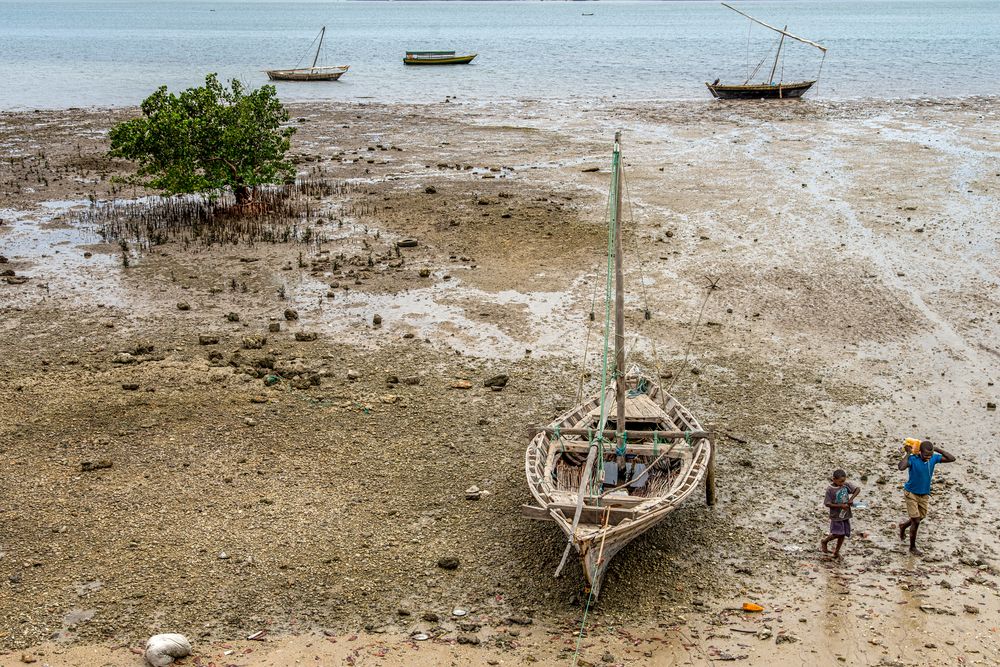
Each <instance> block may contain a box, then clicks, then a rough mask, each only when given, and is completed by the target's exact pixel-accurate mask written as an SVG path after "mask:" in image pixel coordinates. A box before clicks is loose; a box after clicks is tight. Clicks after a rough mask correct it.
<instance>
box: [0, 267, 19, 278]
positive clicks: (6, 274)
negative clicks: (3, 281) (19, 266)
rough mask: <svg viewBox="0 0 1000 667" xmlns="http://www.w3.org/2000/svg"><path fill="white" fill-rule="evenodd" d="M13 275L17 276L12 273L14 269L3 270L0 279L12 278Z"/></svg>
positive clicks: (0, 272)
mask: <svg viewBox="0 0 1000 667" xmlns="http://www.w3.org/2000/svg"><path fill="white" fill-rule="evenodd" d="M13 275H17V274H16V273H15V272H14V269H4V270H2V271H0V277H2V278H6V277H7V276H13Z"/></svg>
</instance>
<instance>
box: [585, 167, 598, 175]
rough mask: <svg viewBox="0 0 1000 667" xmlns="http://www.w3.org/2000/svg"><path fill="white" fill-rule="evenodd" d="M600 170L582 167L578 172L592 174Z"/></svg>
mask: <svg viewBox="0 0 1000 667" xmlns="http://www.w3.org/2000/svg"><path fill="white" fill-rule="evenodd" d="M600 170H601V168H600V167H584V168H583V169H581V170H580V171H581V172H583V173H584V174H593V173H595V172H598V171H600Z"/></svg>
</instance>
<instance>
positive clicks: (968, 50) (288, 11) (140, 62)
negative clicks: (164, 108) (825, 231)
mask: <svg viewBox="0 0 1000 667" xmlns="http://www.w3.org/2000/svg"><path fill="white" fill-rule="evenodd" d="M738 6H740V7H741V8H743V9H744V10H746V11H748V12H749V13H751V14H754V15H755V16H758V17H759V18H761V19H763V20H765V21H768V22H770V23H774V24H782V25H786V24H787V25H788V29H789V30H790V31H791V32H794V33H796V34H799V35H802V36H804V37H808V38H810V39H813V40H816V41H818V42H821V43H822V44H824V45H826V46H828V47H829V49H830V50H829V54H828V56H827V58H826V60H825V62H824V61H823V60H822V54H821V53H820V52H819V51H818V50H815V49H812V48H810V47H808V46H804V45H801V44H798V43H794V42H792V43H788V42H786V49H785V54H786V57H785V58H784V59H783V61H782V64H781V65H780V66H779V68H778V74H779V75H780V74H781V73H782V70H783V73H784V79H785V80H793V79H800V78H814V77H815V76H816V75H817V74H819V73H820V66H821V65H822V77H821V80H820V85H819V87H818V90H817V91H816V94H818V95H820V96H822V97H828V98H852V97H912V96H965V95H980V94H997V93H1000V76H997V73H998V72H1000V2H997V1H996V0H887V1H886V0H881V1H880V0H875V1H868V0H839V1H838V0H834V1H831V2H819V1H814V2H802V1H791V2H745V3H738ZM587 14H592V15H591V16H587ZM322 25H326V26H328V30H327V44H326V48H325V51H326V53H325V55H326V59H325V60H326V62H327V64H349V65H350V66H351V70H350V72H349V73H348V74H347V75H346V76H344V77H343V79H341V81H339V82H336V83H282V84H279V85H278V87H279V92H280V94H281V96H282V97H283V98H284V99H285V100H297V99H330V100H358V99H375V100H379V101H406V102H419V101H424V100H434V101H440V100H441V99H443V98H444V96H445V95H457V96H459V97H460V98H462V99H485V100H489V99H506V98H518V99H523V98H559V99H569V98H582V99H586V98H593V97H610V96H611V95H617V96H618V97H619V98H622V97H624V98H628V99H689V98H703V97H706V96H707V91H706V90H705V87H704V82H705V81H711V80H713V79H715V78H716V77H721V78H722V79H723V80H733V79H740V80H742V79H744V78H745V77H746V73H747V69H748V62H749V65H750V69H752V68H753V67H754V66H756V64H757V63H759V62H763V63H764V64H763V65H762V68H761V71H762V74H764V75H766V74H767V73H768V72H769V70H770V64H771V63H772V62H773V53H774V47H775V45H776V39H775V37H776V35H774V34H773V33H769V32H768V31H766V30H765V29H764V28H758V27H754V28H753V29H752V30H750V31H749V43H748V29H747V28H748V25H749V23H748V21H747V20H746V19H744V18H743V17H741V16H739V15H737V14H735V13H733V12H731V11H729V10H727V9H725V8H724V7H722V6H721V5H720V4H719V3H717V2H710V1H704V2H462V1H453V2H310V1H289V2H274V1H273V0H272V1H266V0H239V1H234V0H214V1H208V2H204V1H190V2H189V1H185V0H180V1H163V0H160V1H153V0H131V1H127V0H93V1H91V0H0V80H2V81H4V85H3V88H2V89H0V108H3V109H23V108H33V107H68V106H89V105H125V104H134V103H137V102H138V101H140V100H141V99H142V98H143V97H144V96H145V95H147V94H148V93H149V92H151V91H152V90H153V89H155V88H156V86H158V85H160V84H167V85H168V86H170V87H171V88H178V87H187V86H189V85H195V84H198V83H200V82H201V81H202V80H203V77H204V74H205V73H206V72H212V71H216V72H219V74H220V75H221V76H223V77H226V78H231V77H239V78H242V79H245V80H247V81H249V82H252V83H254V84H260V83H263V82H265V81H266V80H267V77H266V75H265V74H264V73H263V70H264V69H266V68H275V67H292V66H295V65H296V63H298V62H300V61H301V62H305V60H306V59H307V58H306V52H307V50H308V48H309V45H310V42H311V41H312V40H313V39H314V38H315V37H316V34H317V33H318V31H319V28H320V26H322ZM748 47H749V48H748ZM406 49H449V50H450V49H455V50H458V51H469V52H477V53H479V57H478V58H477V59H476V61H475V62H474V63H473V64H472V65H469V66H456V67H434V68H414V67H404V66H403V64H402V55H403V52H404V51H405V50H406Z"/></svg>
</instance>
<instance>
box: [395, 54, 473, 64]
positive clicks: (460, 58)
mask: <svg viewBox="0 0 1000 667" xmlns="http://www.w3.org/2000/svg"><path fill="white" fill-rule="evenodd" d="M477 55H479V54H478V53H469V54H464V55H458V54H456V53H455V52H454V51H407V52H406V55H405V56H403V64H404V65H468V64H469V63H471V62H472V61H473V59H474V58H475V57H476V56H477Z"/></svg>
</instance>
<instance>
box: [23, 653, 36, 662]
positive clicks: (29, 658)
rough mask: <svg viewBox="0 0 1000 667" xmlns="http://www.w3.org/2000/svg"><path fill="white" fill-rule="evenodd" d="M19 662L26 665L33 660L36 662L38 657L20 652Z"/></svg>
mask: <svg viewBox="0 0 1000 667" xmlns="http://www.w3.org/2000/svg"><path fill="white" fill-rule="evenodd" d="M21 662H23V663H24V664H26V665H30V664H31V663H33V662H38V658H36V657H35V656H33V655H31V654H30V653H22V654H21Z"/></svg>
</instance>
